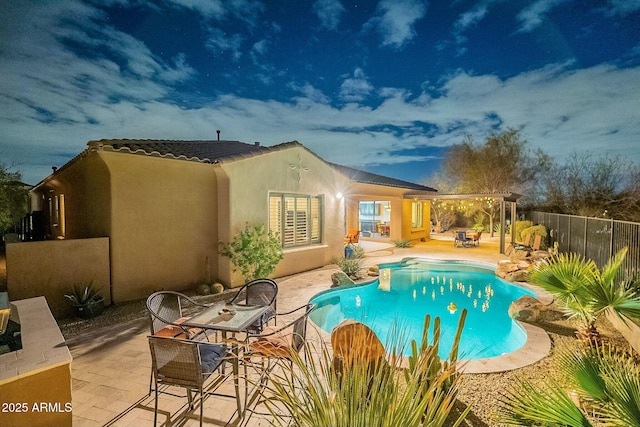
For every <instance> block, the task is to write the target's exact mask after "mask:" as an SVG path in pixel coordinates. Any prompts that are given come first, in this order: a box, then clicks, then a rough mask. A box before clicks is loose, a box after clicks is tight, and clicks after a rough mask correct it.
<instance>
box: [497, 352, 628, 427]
mask: <svg viewBox="0 0 640 427" xmlns="http://www.w3.org/2000/svg"><path fill="white" fill-rule="evenodd" d="M561 368H562V369H563V372H565V373H566V375H567V378H566V383H567V385H568V387H570V388H571V389H572V390H574V391H575V393H576V394H577V397H578V399H579V401H580V402H581V404H579V405H580V406H581V407H579V406H578V405H577V404H576V402H575V399H573V398H572V397H571V396H569V394H568V393H567V392H566V391H565V390H564V389H563V388H562V387H561V386H560V385H559V384H558V382H556V381H554V380H552V379H550V380H548V382H547V384H546V385H538V384H533V383H532V382H530V381H529V380H526V379H520V381H519V382H518V383H516V385H515V386H513V387H512V388H511V389H509V390H507V391H506V392H505V393H504V394H503V396H502V398H501V399H500V402H499V405H500V416H499V419H500V421H501V422H504V423H507V424H514V425H519V426H533V425H536V426H538V425H549V426H568V427H588V426H592V425H594V424H592V422H598V423H599V424H598V425H607V426H621V427H622V426H625V427H626V426H640V367H639V366H638V363H637V360H635V359H634V358H633V357H631V356H629V355H625V354H623V353H620V352H618V351H616V350H614V349H612V348H611V347H608V348H606V347H604V346H596V347H585V348H583V349H582V350H580V351H578V352H576V351H575V350H574V349H571V350H565V351H564V352H563V353H562V355H561ZM581 408H582V410H581ZM585 412H588V413H589V414H592V415H591V418H588V417H587V415H585Z"/></svg>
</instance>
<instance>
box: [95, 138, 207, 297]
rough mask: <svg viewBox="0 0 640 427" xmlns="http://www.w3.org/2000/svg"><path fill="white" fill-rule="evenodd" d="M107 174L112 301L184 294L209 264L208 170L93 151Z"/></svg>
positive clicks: (181, 162) (200, 280)
mask: <svg viewBox="0 0 640 427" xmlns="http://www.w3.org/2000/svg"><path fill="white" fill-rule="evenodd" d="M100 156H101V158H102V159H103V161H104V162H105V164H106V165H107V167H108V168H109V171H110V175H111V217H112V221H111V233H110V235H111V265H112V270H111V274H112V276H111V279H112V282H113V285H114V286H113V299H114V301H116V302H118V301H126V300H131V299H137V298H145V297H146V296H148V295H149V294H150V293H152V292H153V291H155V290H160V289H173V290H184V289H187V288H191V287H194V286H196V285H197V284H200V283H203V282H204V281H205V271H206V261H207V260H209V263H210V268H211V271H212V272H215V271H216V268H217V265H216V262H217V241H218V234H217V221H218V214H217V189H216V174H215V171H214V169H215V168H216V166H215V165H211V164H205V163H198V162H192V161H186V160H176V159H170V158H159V157H150V156H144V155H137V154H127V153H114V152H106V151H105V152H100Z"/></svg>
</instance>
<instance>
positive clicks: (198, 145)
mask: <svg viewBox="0 0 640 427" xmlns="http://www.w3.org/2000/svg"><path fill="white" fill-rule="evenodd" d="M87 145H88V146H89V149H90V150H91V149H102V150H108V151H118V152H125V153H134V154H143V155H148V156H158V157H170V158H175V159H183V160H191V161H197V162H203V163H224V162H225V161H233V160H238V159H241V158H246V157H252V156H256V155H261V154H264V153H269V152H273V151H278V150H283V149H287V148H290V147H294V146H298V147H304V145H302V144H300V143H299V142H298V141H291V142H285V143H282V144H278V145H273V146H269V147H267V146H262V145H260V144H259V143H254V144H247V143H245V142H240V141H226V140H223V141H219V140H201V141H181V140H157V139H101V140H99V141H89V142H88V143H87ZM304 148H306V147H304ZM323 161H324V160H323ZM327 163H328V164H329V165H330V166H332V167H333V168H334V169H336V170H337V171H339V172H341V173H343V174H344V175H346V176H348V177H349V178H350V179H352V180H353V181H356V182H359V183H363V184H374V185H383V186H386V187H396V188H406V189H410V190H417V191H437V190H435V189H433V188H431V187H426V186H424V185H419V184H415V183H412V182H408V181H402V180H399V179H395V178H390V177H387V176H382V175H377V174H374V173H369V172H365V171H362V170H359V169H354V168H350V167H347V166H342V165H338V164H335V163H329V162H327Z"/></svg>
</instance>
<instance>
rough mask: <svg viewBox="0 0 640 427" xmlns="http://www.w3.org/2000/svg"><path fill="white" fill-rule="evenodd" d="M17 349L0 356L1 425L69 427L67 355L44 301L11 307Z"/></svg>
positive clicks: (38, 298) (69, 393) (69, 376)
mask: <svg viewBox="0 0 640 427" xmlns="http://www.w3.org/2000/svg"><path fill="white" fill-rule="evenodd" d="M11 305H12V306H13V307H12V313H11V320H13V321H15V322H17V323H19V324H20V331H21V335H22V349H21V350H17V351H13V352H10V353H5V354H2V355H0V396H1V397H0V424H1V425H18V426H20V425H25V426H26V425H29V426H38V425H63V426H64V425H68V426H71V420H72V414H71V410H72V408H71V361H72V357H71V353H70V352H69V349H68V347H67V346H66V344H65V340H64V337H63V336H62V333H61V332H60V329H59V328H58V324H57V323H56V321H55V319H54V318H53V315H52V314H51V311H50V310H49V306H48V305H47V301H46V299H45V298H44V297H36V298H29V299H24V300H19V301H12V302H11Z"/></svg>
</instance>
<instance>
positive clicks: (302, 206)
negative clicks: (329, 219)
mask: <svg viewBox="0 0 640 427" xmlns="http://www.w3.org/2000/svg"><path fill="white" fill-rule="evenodd" d="M268 199H269V202H268V204H269V209H268V214H269V219H268V224H269V230H270V231H272V232H274V233H275V234H276V235H277V236H278V238H279V239H280V244H281V245H282V248H283V249H289V248H299V247H306V246H312V245H318V244H322V230H323V225H324V196H323V195H320V194H318V195H310V194H295V193H282V192H271V193H269V198H268Z"/></svg>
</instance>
